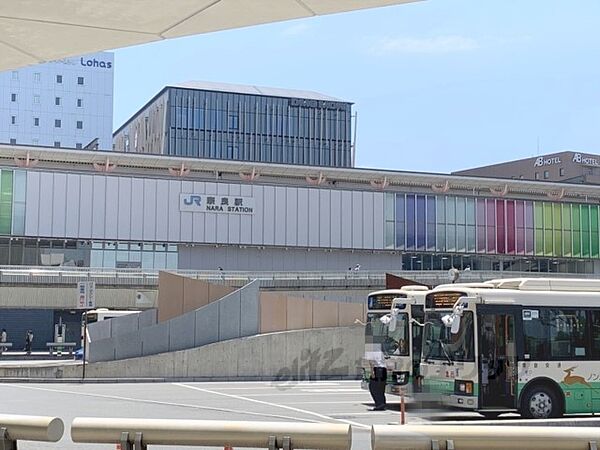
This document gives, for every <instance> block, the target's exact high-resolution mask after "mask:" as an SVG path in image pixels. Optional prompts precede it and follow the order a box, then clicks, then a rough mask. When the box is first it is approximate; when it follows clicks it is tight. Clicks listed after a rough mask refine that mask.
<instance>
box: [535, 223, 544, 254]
mask: <svg viewBox="0 0 600 450" xmlns="http://www.w3.org/2000/svg"><path fill="white" fill-rule="evenodd" d="M534 233H535V254H536V255H540V256H542V255H543V254H544V231H543V230H540V229H539V228H536V229H535V230H534Z"/></svg>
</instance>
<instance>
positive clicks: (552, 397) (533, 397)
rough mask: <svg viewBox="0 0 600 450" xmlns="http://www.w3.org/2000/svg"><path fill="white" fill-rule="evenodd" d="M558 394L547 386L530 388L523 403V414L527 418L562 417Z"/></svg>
mask: <svg viewBox="0 0 600 450" xmlns="http://www.w3.org/2000/svg"><path fill="white" fill-rule="evenodd" d="M560 409H561V408H560V402H559V399H558V396H557V395H556V393H555V392H554V389H551V388H549V387H547V386H543V385H540V386H533V387H531V388H529V389H528V390H527V392H526V394H525V396H524V397H523V401H522V403H521V415H522V416H523V417H525V418H527V419H548V418H553V417H560V415H561V412H560Z"/></svg>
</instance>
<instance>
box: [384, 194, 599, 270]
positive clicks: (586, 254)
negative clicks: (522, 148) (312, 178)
mask: <svg viewBox="0 0 600 450" xmlns="http://www.w3.org/2000/svg"><path fill="white" fill-rule="evenodd" d="M395 207H396V230H395V237H396V248H397V249H399V250H405V251H409V252H422V251H435V252H449V253H480V254H492V255H532V256H544V257H568V258H600V211H599V209H598V208H599V206H598V205H590V204H575V203H559V202H539V201H529V200H512V199H495V198H477V199H475V198H471V197H460V196H452V195H419V194H396V201H395ZM388 233H391V231H388Z"/></svg>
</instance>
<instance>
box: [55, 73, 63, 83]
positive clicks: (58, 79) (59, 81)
mask: <svg viewBox="0 0 600 450" xmlns="http://www.w3.org/2000/svg"><path fill="white" fill-rule="evenodd" d="M56 82H57V83H58V84H62V75H56Z"/></svg>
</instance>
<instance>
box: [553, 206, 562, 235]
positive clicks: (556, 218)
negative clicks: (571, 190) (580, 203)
mask: <svg viewBox="0 0 600 450" xmlns="http://www.w3.org/2000/svg"><path fill="white" fill-rule="evenodd" d="M552 215H553V217H552V219H553V225H552V228H553V229H554V231H561V230H562V205H561V204H560V203H553V204H552Z"/></svg>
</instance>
